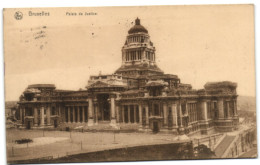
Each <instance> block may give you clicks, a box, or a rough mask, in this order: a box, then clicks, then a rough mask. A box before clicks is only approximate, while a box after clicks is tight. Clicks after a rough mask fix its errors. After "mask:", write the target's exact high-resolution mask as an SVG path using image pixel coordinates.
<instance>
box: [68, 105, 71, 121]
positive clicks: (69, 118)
mask: <svg viewBox="0 0 260 165" xmlns="http://www.w3.org/2000/svg"><path fill="white" fill-rule="evenodd" d="M67 108H68V123H70V122H71V119H70V107H67Z"/></svg>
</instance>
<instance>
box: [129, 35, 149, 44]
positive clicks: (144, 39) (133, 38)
mask: <svg viewBox="0 0 260 165" xmlns="http://www.w3.org/2000/svg"><path fill="white" fill-rule="evenodd" d="M147 41H148V38H147V37H145V36H131V37H128V40H127V42H128V43H132V42H141V43H143V42H147Z"/></svg>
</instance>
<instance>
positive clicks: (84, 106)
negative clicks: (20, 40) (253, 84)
mask: <svg viewBox="0 0 260 165" xmlns="http://www.w3.org/2000/svg"><path fill="white" fill-rule="evenodd" d="M155 51H156V49H155V47H154V45H153V43H152V42H151V39H150V36H149V34H148V30H147V29H146V28H145V27H143V26H142V25H141V24H140V20H139V19H138V18H137V19H136V21H135V25H134V26H133V27H132V28H131V29H130V30H129V31H128V35H127V39H126V42H125V44H124V46H123V47H122V65H121V67H120V68H119V69H117V70H116V71H115V72H114V73H113V74H111V75H102V74H100V75H94V76H90V79H89V81H88V84H87V86H86V89H85V90H79V91H68V90H59V89H56V88H55V85H53V84H33V85H29V86H28V87H27V89H26V90H25V91H24V92H23V94H22V95H21V97H20V101H19V102H18V104H19V114H20V121H21V126H22V127H26V128H46V127H59V125H60V124H61V123H68V124H69V123H82V124H84V123H87V125H88V126H89V127H91V126H93V125H97V124H98V123H101V122H103V121H106V123H109V124H110V125H111V126H112V127H115V128H116V127H117V126H120V124H121V123H129V124H139V130H140V131H154V132H158V131H162V132H169V133H175V134H184V133H186V134H188V133H192V132H201V133H203V134H207V133H209V131H211V130H217V131H232V130H234V129H236V128H237V126H238V116H237V104H236V100H237V93H236V87H237V84H236V83H233V82H228V81H225V82H212V83H206V84H205V86H204V89H200V90H194V89H192V86H191V85H190V84H182V83H181V81H180V79H179V78H178V76H177V75H172V74H164V72H163V71H162V70H161V69H160V68H159V67H158V66H157V65H156V54H155Z"/></svg>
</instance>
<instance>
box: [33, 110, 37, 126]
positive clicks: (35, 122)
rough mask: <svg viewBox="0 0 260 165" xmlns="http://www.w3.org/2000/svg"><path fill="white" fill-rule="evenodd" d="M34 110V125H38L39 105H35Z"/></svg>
mask: <svg viewBox="0 0 260 165" xmlns="http://www.w3.org/2000/svg"><path fill="white" fill-rule="evenodd" d="M33 110H34V111H33V116H34V120H33V121H34V126H37V125H38V109H37V107H36V106H35V107H34V109H33Z"/></svg>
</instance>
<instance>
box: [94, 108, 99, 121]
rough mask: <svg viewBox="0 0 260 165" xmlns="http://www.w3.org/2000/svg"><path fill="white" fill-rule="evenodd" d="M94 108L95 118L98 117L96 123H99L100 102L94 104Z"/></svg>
mask: <svg viewBox="0 0 260 165" xmlns="http://www.w3.org/2000/svg"><path fill="white" fill-rule="evenodd" d="M94 109H95V115H94V116H95V119H96V123H95V124H98V111H99V106H98V104H97V103H96V104H95V105H94Z"/></svg>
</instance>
